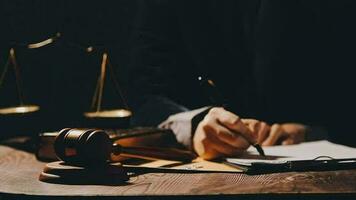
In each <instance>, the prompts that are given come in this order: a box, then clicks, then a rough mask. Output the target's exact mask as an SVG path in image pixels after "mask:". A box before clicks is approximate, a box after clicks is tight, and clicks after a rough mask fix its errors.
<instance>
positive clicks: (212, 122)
mask: <svg viewBox="0 0 356 200" xmlns="http://www.w3.org/2000/svg"><path fill="white" fill-rule="evenodd" d="M256 124H257V120H256ZM251 126H252V125H251ZM254 126H256V127H257V125H254ZM257 134H258V133H257V132H255V133H254V132H253V131H251V130H250V129H249V125H246V124H245V123H244V121H243V120H242V119H241V118H240V117H239V116H237V115H235V114H233V113H231V112H229V111H227V110H225V109H224V108H218V107H216V108H212V109H211V110H210V111H209V113H208V114H207V115H206V116H205V118H204V119H203V120H202V121H201V122H200V123H199V124H198V127H197V129H196V131H195V134H194V137H193V147H194V149H195V151H196V153H197V154H198V155H199V156H201V157H203V158H204V159H207V160H210V159H214V158H217V157H220V156H235V155H239V154H241V153H242V152H243V151H245V150H246V149H247V148H248V147H249V146H250V143H249V142H248V141H250V142H253V143H255V142H256V139H257ZM245 138H246V139H247V140H248V141H247V140H246V139H245Z"/></svg>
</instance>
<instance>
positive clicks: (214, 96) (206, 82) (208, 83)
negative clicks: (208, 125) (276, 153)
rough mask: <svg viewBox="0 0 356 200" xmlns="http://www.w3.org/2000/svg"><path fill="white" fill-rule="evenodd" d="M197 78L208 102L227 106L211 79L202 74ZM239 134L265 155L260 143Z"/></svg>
mask: <svg viewBox="0 0 356 200" xmlns="http://www.w3.org/2000/svg"><path fill="white" fill-rule="evenodd" d="M198 80H199V82H200V85H201V86H202V87H203V90H204V92H205V93H206V94H207V96H208V97H209V99H210V102H211V103H213V105H215V106H221V107H223V108H226V107H227V102H226V100H225V99H224V98H222V96H221V94H220V92H219V90H218V89H217V87H216V86H215V83H214V82H213V81H212V80H211V79H204V78H203V77H202V76H199V77H198ZM241 136H242V137H243V138H244V139H245V140H246V141H247V142H249V143H250V145H252V146H253V147H254V148H255V149H256V150H257V152H258V153H259V154H260V155H261V156H266V155H265V153H264V151H263V149H262V147H261V145H260V144H258V143H255V142H252V141H250V140H249V139H248V138H246V137H244V136H243V135H242V134H241Z"/></svg>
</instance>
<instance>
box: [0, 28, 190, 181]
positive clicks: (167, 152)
mask: <svg viewBox="0 0 356 200" xmlns="http://www.w3.org/2000/svg"><path fill="white" fill-rule="evenodd" d="M59 37H60V34H59V33H57V35H56V36H55V37H51V38H49V39H46V40H44V41H42V42H39V43H34V44H29V45H26V47H27V48H28V49H35V48H41V47H43V46H46V45H49V44H51V43H53V42H55V41H56V40H57V39H58V38H59ZM85 50H86V51H87V52H88V53H90V52H92V51H93V50H94V49H93V47H88V48H86V49H85ZM10 63H11V64H12V66H13V68H14V71H15V79H16V86H17V87H16V89H17V93H18V97H19V102H20V104H19V105H18V106H12V107H6V108H0V115H25V114H26V115H27V114H31V113H34V112H37V111H39V110H40V106H38V105H33V104H25V103H24V98H23V93H22V89H21V79H20V70H19V66H18V64H17V62H16V56H15V49H14V48H11V49H10V52H9V58H8V61H7V63H6V65H5V67H4V71H3V73H2V75H1V77H0V87H1V85H2V83H3V80H4V77H5V75H6V72H7V70H8V67H9V66H10ZM107 65H109V67H110V72H111V73H112V74H111V75H112V80H113V81H114V84H115V88H116V90H117V92H119V95H120V98H121V100H122V102H123V104H124V106H125V108H119V109H112V110H102V109H101V104H102V97H103V89H104V82H105V74H106V68H107ZM113 74H114V71H113V67H112V65H111V64H110V62H109V60H108V54H107V53H106V52H104V53H103V54H102V62H101V71H100V75H99V77H98V81H97V84H96V89H95V92H94V96H93V99H92V109H93V108H94V109H95V111H91V112H86V113H84V116H85V117H86V118H89V119H93V120H99V121H103V120H104V121H105V120H107V119H110V120H111V119H116V120H118V121H120V120H127V119H128V118H130V117H131V116H132V112H131V111H130V110H129V108H128V106H127V103H126V101H125V99H124V97H123V95H122V93H121V90H120V88H119V85H118V83H117V82H115V77H113ZM99 124H100V123H99ZM54 150H55V153H56V155H57V157H58V158H59V159H60V160H62V161H56V162H51V163H48V164H46V166H45V167H44V169H43V171H42V172H41V173H40V175H39V180H40V181H44V182H50V183H64V184H110V185H111V184H121V183H123V182H125V181H127V180H128V179H129V176H128V173H127V169H128V167H126V168H124V167H122V165H121V163H119V162H115V161H114V160H111V155H120V156H125V157H131V158H144V159H149V160H157V159H165V160H174V161H181V162H190V161H192V160H193V159H195V158H196V155H195V154H194V153H192V152H190V151H185V150H180V149H167V148H166V149H163V148H155V147H123V146H121V145H119V144H117V143H115V142H113V141H112V140H111V139H110V138H109V136H108V134H107V133H106V132H105V131H103V130H99V129H76V128H66V129H63V130H61V131H60V132H59V134H58V135H57V137H56V139H55V142H54ZM108 161H109V162H108ZM139 169H140V170H142V169H143V168H139Z"/></svg>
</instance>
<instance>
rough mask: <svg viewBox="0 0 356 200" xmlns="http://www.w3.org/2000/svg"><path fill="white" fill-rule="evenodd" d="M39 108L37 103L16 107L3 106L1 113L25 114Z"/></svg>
mask: <svg viewBox="0 0 356 200" xmlns="http://www.w3.org/2000/svg"><path fill="white" fill-rule="evenodd" d="M39 109H40V107H39V106H36V105H23V106H16V107H8V108H1V109H0V114H2V115H9V114H24V113H31V112H36V111H38V110H39Z"/></svg>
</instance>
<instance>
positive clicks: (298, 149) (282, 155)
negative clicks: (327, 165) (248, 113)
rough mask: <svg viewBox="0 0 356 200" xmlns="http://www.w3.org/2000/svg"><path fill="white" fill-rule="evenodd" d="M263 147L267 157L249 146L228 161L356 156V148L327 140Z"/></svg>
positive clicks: (245, 163)
mask: <svg viewBox="0 0 356 200" xmlns="http://www.w3.org/2000/svg"><path fill="white" fill-rule="evenodd" d="M263 149H264V151H265V154H266V158H264V157H262V156H259V155H258V153H257V151H256V149H254V148H249V149H248V150H247V152H246V153H245V154H244V155H243V156H242V157H240V158H228V159H227V161H228V162H230V163H236V164H242V165H247V166H248V165H249V164H250V163H251V162H267V163H269V162H271V163H276V162H285V161H290V160H311V159H315V158H317V157H319V156H329V157H332V158H334V159H341V158H356V148H351V147H347V146H343V145H339V144H334V143H331V142H329V141H326V140H321V141H316V142H305V143H301V144H296V145H285V146H271V147H263ZM325 159H327V158H325Z"/></svg>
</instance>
